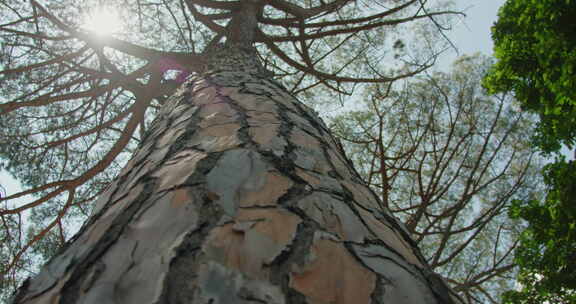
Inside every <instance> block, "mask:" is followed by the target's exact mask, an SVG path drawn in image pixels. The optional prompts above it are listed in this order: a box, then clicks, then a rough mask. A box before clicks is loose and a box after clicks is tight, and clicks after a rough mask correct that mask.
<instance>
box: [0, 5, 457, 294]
mask: <svg viewBox="0 0 576 304" xmlns="http://www.w3.org/2000/svg"><path fill="white" fill-rule="evenodd" d="M349 2H350V1H333V2H330V3H324V2H320V3H319V4H318V5H317V6H309V7H306V8H305V7H304V6H300V5H299V4H297V3H290V2H287V1H259V0H246V1H241V2H219V1H210V0H201V1H200V0H198V1H187V2H185V4H186V7H185V8H184V5H182V9H183V10H184V9H186V10H187V12H189V13H191V14H192V15H193V16H194V19H195V20H196V21H197V22H200V23H202V24H204V25H205V26H206V27H207V28H208V29H210V30H211V31H213V32H214V33H215V36H213V37H212V38H211V40H210V42H208V43H206V44H205V45H203V46H204V49H203V51H202V52H199V53H196V52H188V53H184V52H168V51H156V50H154V49H151V48H145V47H142V46H138V45H136V44H133V43H130V42H126V41H122V40H117V39H113V38H106V39H101V38H98V37H96V36H93V35H92V36H91V35H86V34H85V33H83V32H80V31H78V30H77V29H75V28H74V27H71V26H69V25H67V24H66V22H64V21H62V20H61V19H60V18H58V17H56V16H55V15H53V14H51V13H50V12H49V10H48V9H47V8H45V7H43V6H41V5H40V4H39V3H36V2H35V1H32V2H31V3H32V6H33V17H32V18H30V19H27V18H23V19H21V20H19V21H18V22H22V23H25V22H29V20H32V22H31V23H32V24H34V23H35V24H36V25H38V24H41V22H40V21H39V20H43V21H42V22H49V23H51V24H53V25H55V26H56V27H58V28H59V30H60V31H63V32H65V33H67V34H69V35H71V36H72V37H74V39H76V40H81V41H82V42H84V43H85V44H84V46H80V47H78V46H76V47H77V48H79V49H78V50H77V52H76V53H71V52H69V53H68V54H67V55H68V57H72V58H74V59H78V58H83V56H84V55H86V54H84V52H85V51H86V50H87V49H90V50H91V51H93V53H92V54H90V56H95V57H97V61H98V64H96V66H97V67H98V69H99V70H94V69H90V68H89V67H86V66H82V64H81V63H80V62H74V64H71V63H70V62H68V61H69V60H70V58H63V57H62V56H60V57H57V59H52V60H46V61H44V62H41V63H36V64H30V65H28V66H26V67H15V68H8V69H6V70H5V71H3V74H5V75H11V76H12V75H24V76H21V77H30V76H35V78H33V79H30V80H31V81H32V80H36V81H37V82H36V84H37V85H38V86H41V85H40V84H42V83H43V81H47V83H48V85H47V86H45V87H42V88H37V87H36V90H34V89H33V92H32V93H31V94H28V95H26V94H25V97H20V98H15V99H14V100H12V101H8V102H5V103H2V104H1V108H0V110H1V111H2V113H3V115H6V116H3V117H6V118H3V119H5V120H4V121H3V123H5V124H7V125H8V124H10V123H12V124H13V123H17V122H19V121H22V119H23V118H22V116H18V114H19V113H18V110H19V109H21V108H24V107H27V106H30V105H38V106H39V105H46V104H52V105H54V104H57V103H58V101H60V100H67V99H70V100H71V99H76V98H81V97H88V98H90V97H94V96H100V95H98V94H104V95H106V94H108V96H110V95H113V92H114V89H111V87H113V88H120V87H121V88H122V90H126V91H129V92H131V93H132V94H133V97H131V98H128V100H130V101H131V103H127V105H124V107H122V106H117V109H116V113H119V114H118V116H116V118H112V119H111V120H109V121H107V122H104V123H100V124H99V126H102V125H107V127H103V128H101V129H99V130H91V129H89V130H82V131H80V133H78V134H79V135H78V136H82V133H90V132H92V133H96V132H98V133H99V131H101V130H103V129H105V128H108V127H110V126H112V125H113V124H114V123H115V122H117V121H125V123H124V125H123V130H121V132H120V133H121V135H120V137H119V138H118V139H116V140H115V141H114V144H113V145H112V147H111V148H110V150H109V151H108V152H107V154H106V155H104V156H103V157H100V158H98V160H97V161H96V162H95V163H94V165H93V166H92V167H91V168H90V169H88V170H86V171H85V172H84V173H83V174H81V175H80V176H77V177H75V178H71V179H67V180H64V181H59V182H52V183H47V186H45V187H44V188H42V187H41V186H39V187H37V188H36V189H40V190H38V191H46V190H48V189H52V188H56V190H53V192H44V196H42V197H41V198H40V199H38V200H36V201H34V202H32V203H30V204H27V205H24V206H20V207H17V208H12V209H8V208H7V209H3V210H2V215H4V216H10V215H11V214H17V213H19V212H20V211H22V210H25V209H29V208H32V207H34V206H35V205H40V204H42V203H43V202H44V201H47V200H49V199H50V198H53V197H56V196H57V195H61V194H63V193H67V197H66V199H65V200H63V201H61V203H62V204H61V206H60V207H61V209H59V212H58V216H57V217H56V220H55V221H54V222H52V223H51V224H50V225H48V226H47V228H46V229H48V230H46V231H50V229H51V228H53V227H54V226H57V225H60V221H61V219H62V216H63V215H64V214H65V213H66V212H67V211H68V210H69V209H72V208H80V209H81V208H82V207H80V205H81V203H82V202H83V201H81V202H80V203H79V202H78V199H77V197H76V196H75V194H76V192H77V191H78V192H80V191H86V190H85V189H84V188H83V187H86V184H85V183H86V182H87V181H88V180H89V179H91V178H93V177H94V176H96V175H97V174H98V173H100V172H102V171H103V170H104V169H105V168H107V167H108V166H109V165H110V164H112V163H113V161H114V159H115V158H117V157H118V155H119V154H120V153H121V152H122V151H123V149H125V148H126V147H129V143H130V141H131V137H132V136H134V132H135V130H137V129H140V130H144V127H143V126H145V125H146V123H145V121H146V120H145V119H146V111H147V109H148V108H149V107H151V106H153V105H154V104H157V105H159V112H158V114H157V115H156V117H155V119H154V121H153V122H152V123H151V124H150V125H148V126H147V128H145V129H146V130H145V132H144V131H143V134H144V135H142V137H141V138H140V140H139V145H138V147H137V148H136V149H135V152H134V154H133V156H132V157H131V159H130V161H129V162H128V164H127V165H126V166H125V167H124V169H123V170H122V171H121V172H120V174H119V176H118V177H117V178H116V179H115V181H114V182H113V183H112V184H111V185H110V186H109V187H108V188H107V190H106V191H104V192H103V193H101V194H100V195H99V198H98V200H97V201H96V203H95V207H94V208H93V210H92V211H91V214H90V217H89V219H88V220H87V221H86V222H85V223H84V224H83V226H82V228H81V229H80V231H79V233H77V234H76V235H75V236H74V237H73V238H72V239H71V240H70V241H68V242H67V243H66V244H65V245H64V246H63V248H60V249H59V250H58V254H57V255H56V256H54V257H53V258H52V259H51V260H50V262H49V263H48V264H47V265H46V266H45V267H44V268H43V270H42V271H41V272H40V273H39V274H38V275H37V276H35V277H34V278H32V279H29V280H27V281H26V282H25V283H24V284H23V286H22V287H21V288H20V289H19V291H18V293H17V294H16V295H15V297H14V299H13V303H52V302H58V303H79V302H84V303H130V302H138V303H147V302H163V303H222V302H227V303H244V302H246V303H248V302H262V303H351V302H354V303H368V302H375V303H458V302H459V300H458V298H457V296H456V295H455V294H454V293H453V292H452V291H451V290H450V289H449V288H448V287H447V285H446V284H445V283H444V281H443V280H442V278H440V277H439V276H438V275H436V274H434V273H433V272H431V271H430V269H429V266H428V265H427V263H426V261H425V260H424V259H423V257H422V256H421V254H420V253H419V251H418V249H417V247H416V246H415V245H414V243H413V241H412V240H411V239H410V236H409V235H408V233H407V232H406V231H405V229H403V228H402V224H400V223H399V222H398V221H397V220H396V219H395V218H394V217H392V216H391V215H390V214H388V213H387V212H386V210H385V209H383V208H382V206H381V205H380V203H379V201H378V199H377V197H376V196H375V195H374V194H373V193H372V192H371V191H370V190H369V188H368V187H367V186H366V185H365V184H364V183H363V181H362V180H361V179H360V177H359V175H358V174H357V173H356V172H355V170H354V169H353V167H352V165H351V163H350V162H349V161H348V160H347V159H346V157H345V155H344V153H343V151H342V149H341V147H340V144H339V143H338V142H337V141H336V140H335V139H334V137H332V135H331V134H330V132H329V130H328V129H327V128H326V126H325V125H324V123H323V122H322V120H321V119H320V118H319V117H318V116H317V114H316V113H315V112H314V111H313V110H311V109H310V108H308V107H307V106H305V105H304V104H302V103H301V102H299V101H298V100H296V99H295V98H294V97H293V95H291V94H290V92H289V91H288V90H287V89H285V87H284V86H283V85H281V84H279V83H277V82H276V81H274V80H273V79H272V76H273V73H271V72H270V71H268V70H267V69H266V68H265V67H264V65H263V64H262V60H261V59H260V58H259V57H260V56H259V54H262V52H261V51H259V50H258V49H257V48H256V47H255V43H261V44H262V46H266V47H267V48H268V50H269V51H270V54H274V55H275V56H277V58H280V59H281V60H283V61H284V62H285V63H286V64H287V65H289V66H291V67H292V68H294V69H297V70H299V71H300V72H301V75H304V76H312V77H316V78H317V79H318V81H317V84H319V83H321V84H324V85H326V86H327V87H333V88H334V89H335V90H339V83H341V82H349V83H360V82H388V81H392V80H393V79H395V78H399V77H404V76H406V75H411V74H414V73H417V72H418V71H420V70H422V69H424V68H425V67H426V66H420V67H419V68H417V69H415V70H410V71H408V72H406V73H404V74H402V75H396V76H393V77H384V76H380V77H377V78H365V77H364V78H363V77H360V78H355V77H351V76H349V75H341V74H340V75H339V74H338V73H326V72H322V71H321V69H319V68H318V67H316V66H315V62H314V61H313V60H312V57H310V55H309V54H308V52H310V50H311V49H312V48H311V44H312V42H314V41H315V40H317V39H321V38H325V39H328V38H330V37H332V36H336V35H344V34H347V33H348V34H349V35H350V36H355V35H358V33H362V31H368V30H372V29H374V28H378V27H381V26H383V25H389V24H401V23H403V22H406V21H410V20H415V19H422V18H433V17H434V16H436V15H439V14H444V13H447V12H433V13H431V12H428V11H427V10H426V9H425V8H424V7H423V6H422V5H421V4H420V2H419V1H405V2H403V3H399V4H396V7H394V8H391V9H385V10H383V11H382V12H378V13H377V14H374V15H370V16H367V17H362V18H359V17H356V18H350V19H348V20H336V21H318V22H316V23H315V21H314V20H313V19H314V18H318V17H319V16H325V15H329V14H334V15H337V14H338V13H341V12H342V11H343V10H346V7H350V5H352V4H351V3H349ZM137 4H138V5H140V4H141V3H140V2H137ZM197 6H199V7H203V9H204V11H200V10H199V7H197ZM267 6H271V7H273V8H274V9H275V10H277V11H280V12H282V13H283V14H285V15H287V16H290V17H281V18H270V17H269V14H267V13H266V10H265V8H267ZM409 8H411V9H415V12H416V15H411V16H410V17H407V18H404V19H402V18H399V19H392V20H387V19H386V18H385V17H388V16H390V15H393V14H394V13H396V12H398V11H402V10H407V9H409ZM211 10H219V11H221V13H213V12H211ZM275 16H278V13H276V15H275ZM223 18H224V19H226V18H228V19H229V22H228V23H227V25H226V26H222V25H220V24H219V23H218V22H216V20H220V19H223ZM159 20H160V19H159ZM18 22H16V23H18ZM16 23H11V24H5V25H3V27H2V29H3V30H4V31H8V29H9V28H10V26H12V25H13V24H16ZM271 25H277V26H281V27H285V28H287V29H289V30H288V34H286V35H284V36H282V35H280V36H274V35H270V34H266V33H265V30H266V26H271ZM291 29H296V30H295V33H297V34H296V35H293V31H292V30H291ZM18 34H19V35H20V36H19V37H22V35H23V34H22V33H18ZM24 36H26V35H24ZM29 36H37V37H32V39H40V40H42V39H45V40H50V39H48V38H46V37H47V36H45V35H44V34H41V33H34V35H32V34H30V35H29ZM38 37H40V38H38ZM344 40H346V39H344ZM34 41H36V40H34ZM290 41H292V42H294V43H295V45H298V44H300V45H301V47H300V48H298V49H296V51H297V52H300V53H299V55H300V56H301V57H302V59H303V63H300V62H297V61H295V60H294V59H291V58H292V57H291V55H293V54H290V53H287V52H286V51H283V50H282V49H280V48H279V47H278V44H280V43H281V42H290ZM15 44H16V43H15ZM106 48H111V49H113V50H115V51H118V52H121V53H124V54H127V55H129V56H132V57H134V58H137V59H138V60H139V61H146V63H145V64H143V65H141V67H140V68H138V69H133V70H132V71H131V72H130V73H126V72H124V70H126V67H125V66H119V65H115V64H113V62H112V61H113V60H112V59H111V58H110V57H111V56H110V54H107V51H106ZM35 55H37V56H39V57H38V58H41V55H38V54H35ZM63 56H66V55H63ZM74 56H77V57H74ZM90 56H89V57H87V58H91V57H90ZM316 56H317V55H316ZM85 59H86V58H85ZM86 60H88V59H86ZM114 60H117V58H114ZM138 60H135V61H136V62H137V61H138ZM314 60H316V59H314ZM266 62H267V63H271V64H274V62H273V61H271V59H270V60H268V59H267V60H266ZM54 63H57V65H58V67H59V68H61V69H63V70H64V71H62V73H61V74H59V76H58V77H55V78H54V79H50V78H48V80H46V79H45V78H46V75H38V74H37V73H38V71H39V70H38V68H47V67H50V66H51V65H53V64H54ZM134 64H136V63H134ZM274 65H275V66H276V67H279V65H278V64H274ZM66 69H68V70H66ZM174 69H176V70H179V75H178V76H177V77H175V78H174V79H171V80H166V79H163V78H164V76H165V72H166V71H167V70H174ZM40 71H42V69H40ZM70 71H73V72H75V73H78V74H80V75H81V76H80V77H77V78H75V77H74V76H70V75H66V74H69V73H70ZM341 71H342V69H341V70H340V72H341ZM57 74H58V73H57ZM187 74H190V75H187ZM65 75H66V76H65ZM42 76H44V77H42ZM15 77H17V76H15ZM66 77H68V78H66ZM62 79H64V80H63V81H64V82H65V83H66V84H64V85H62V84H59V83H57V81H58V80H62ZM51 81H52V82H51ZM307 81H308V80H307ZM330 81H331V82H333V83H336V84H337V85H336V86H334V85H332V84H330ZM175 82H176V83H179V82H182V84H181V85H180V87H179V88H178V89H177V90H176V91H175V93H174V94H172V95H171V96H170V97H169V98H167V95H168V94H167V93H166V92H168V91H170V92H172V90H173V88H174V83H175ZM7 83H9V81H7ZM296 83H298V81H296ZM83 85H86V86H88V87H89V88H88V89H87V90H85V91H81V89H80V90H79V89H78V88H82V87H83ZM32 86H33V85H32ZM48 89H49V90H50V92H49V93H46V94H45V95H41V94H42V93H43V92H45V90H48ZM69 89H70V90H76V91H74V92H72V93H68V92H67V91H68V90H69ZM34 94H38V95H40V96H38V97H36V98H34V97H30V95H34ZM68 94H71V95H74V96H70V95H68ZM104 100H105V101H116V100H114V99H113V98H111V99H107V98H106V99H104ZM105 104H106V106H104V109H106V107H107V106H111V104H112V103H111V102H109V103H106V102H105ZM61 110H63V111H66V110H70V109H61ZM114 119H116V121H114ZM112 130H113V129H112ZM58 136H59V135H54V134H53V135H52V137H51V140H52V141H49V142H48V143H45V144H44V145H47V146H51V147H54V146H60V145H61V144H62V143H64V146H65V143H67V142H68V141H70V140H71V139H70V138H71V137H74V136H75V135H69V137H66V136H64V137H63V138H58ZM28 140H30V143H31V144H33V143H34V138H28ZM61 151H68V150H66V149H63V150H61ZM10 152H12V153H13V154H11V155H16V154H14V153H15V152H13V151H12V150H10V148H6V150H5V151H3V154H4V155H10ZM20 156H21V157H24V156H23V155H20ZM86 156H87V157H92V156H93V155H92V154H91V153H86ZM21 163H23V161H22V160H18V161H13V160H12V163H10V166H9V168H12V169H13V171H18V170H17V168H21V167H19V166H18V165H19V164H21ZM15 168H16V169H15ZM41 173H42V172H36V174H41ZM38 179H39V180H38V181H35V180H29V181H28V183H29V184H35V183H36V184H41V183H46V182H47V181H50V179H47V177H44V178H42V177H38ZM88 185H90V184H88ZM43 232H44V231H43ZM38 235H42V233H41V234H38ZM44 235H45V233H44ZM13 265H14V264H12V265H11V266H13Z"/></svg>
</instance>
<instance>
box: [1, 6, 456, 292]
mask: <svg viewBox="0 0 576 304" xmlns="http://www.w3.org/2000/svg"><path fill="white" fill-rule="evenodd" d="M443 4H444V3H443V2H441V1H434V2H432V1H421V0H400V1H397V0H394V1H392V0H390V1H368V2H361V1H350V0H333V1H321V0H320V1H286V0H261V1H215V0H178V1H177V0H162V1H148V0H127V1H94V2H78V1H72V0H53V1H47V2H45V3H39V2H37V1H35V0H30V1H20V0H18V1H16V0H5V1H2V2H0V8H1V9H0V20H2V24H0V43H1V44H2V48H1V51H0V67H1V71H0V95H1V96H2V97H0V143H2V144H1V145H0V168H1V169H3V170H7V171H8V172H10V173H11V174H12V175H13V176H15V177H16V178H17V179H18V180H19V181H20V182H21V183H22V184H23V185H24V186H25V187H26V189H25V190H24V191H22V192H20V193H16V194H13V195H10V196H7V197H2V198H1V199H0V202H1V203H2V205H1V207H0V217H1V219H2V227H1V228H0V229H1V230H0V239H2V245H1V247H0V260H1V268H0V272H1V274H2V277H1V282H2V284H3V288H2V289H3V290H8V289H9V287H14V286H16V285H17V284H18V283H19V281H20V280H21V279H23V278H24V277H25V276H27V275H28V274H29V273H30V272H33V271H35V265H37V264H38V263H39V257H42V256H43V257H44V258H47V257H49V256H50V255H51V254H52V253H54V252H55V251H56V250H57V249H58V247H59V246H60V245H61V244H63V243H64V242H65V241H66V240H67V239H69V238H70V236H71V233H72V231H74V230H75V228H77V227H78V226H79V223H80V222H82V221H83V219H85V218H86V217H87V216H88V215H89V214H90V210H91V208H92V205H91V203H92V201H93V199H94V198H95V197H97V196H98V195H99V194H101V193H102V192H103V191H104V189H105V187H106V186H107V185H108V182H109V181H110V180H111V179H112V178H113V177H114V176H115V175H116V174H117V172H118V171H119V169H120V168H121V167H122V165H123V164H124V163H125V162H126V161H127V159H128V158H129V157H130V155H131V153H132V151H134V150H135V149H136V147H137V146H138V144H139V143H140V141H141V139H142V138H143V136H144V134H145V133H146V132H147V130H148V129H149V126H150V122H151V121H152V119H153V118H154V117H155V115H156V113H157V111H158V109H160V108H161V107H162V106H163V104H164V102H165V100H166V98H167V96H169V95H171V94H172V93H173V92H174V91H175V89H176V88H177V86H178V85H179V84H180V83H181V82H182V80H183V79H184V78H185V77H186V75H188V73H193V72H199V71H202V70H203V69H204V68H205V67H204V63H205V58H206V56H208V55H209V54H207V53H209V51H210V48H211V46H214V45H216V44H218V43H221V42H223V41H226V42H227V43H228V42H230V43H238V44H242V43H246V44H254V46H255V50H256V51H255V52H256V53H255V56H258V57H260V58H261V60H262V62H263V63H264V65H265V66H266V68H267V69H268V70H270V71H271V76H272V75H274V76H275V77H276V78H277V79H280V80H282V82H283V84H284V85H285V86H286V87H287V88H288V90H289V91H290V92H292V93H294V94H306V95H305V96H307V97H310V96H316V97H317V98H332V97H333V96H342V95H345V94H351V93H352V91H353V89H354V88H355V87H356V85H358V84H362V83H385V82H390V81H393V80H396V79H400V78H403V77H408V76H411V75H414V74H416V73H418V72H421V71H423V70H425V69H426V68H428V67H429V66H431V65H432V64H433V62H434V59H435V56H436V55H437V51H438V50H439V49H438V48H436V47H434V46H435V45H436V43H437V42H438V39H437V35H427V36H426V35H422V36H421V37H420V38H421V39H413V40H411V39H409V38H410V37H407V36H406V34H405V33H406V32H408V31H410V32H416V31H421V32H422V31H423V32H426V33H440V32H441V31H443V30H444V26H445V24H446V20H445V19H444V16H448V15H453V14H456V12H453V11H450V10H448V9H445V8H444V7H443V6H442V5H443ZM251 5H256V6H257V9H256V10H248V9H245V6H251ZM101 9H108V10H112V11H115V12H117V14H118V15H119V17H120V22H119V25H118V28H117V30H114V31H112V33H109V34H106V35H103V34H99V33H97V32H95V31H94V28H93V27H89V26H87V23H88V21H87V19H90V16H93V14H94V12H95V11H98V10H101ZM244 12H254V15H252V16H243V15H241V14H242V13H244ZM246 20H251V22H257V30H255V31H254V32H250V33H246V32H239V31H235V29H237V28H239V27H238V26H237V25H238V22H245V21H246ZM419 47H420V48H419ZM414 49H422V50H428V51H429V52H428V53H421V52H412V50H414ZM399 50H402V51H401V52H400V51H399ZM351 54H352V56H351ZM314 91H316V94H314V95H312V94H313V92H314ZM319 91H321V93H322V94H318V92H319ZM326 96H327V97H326ZM26 195H31V196H33V199H32V200H30V201H27V202H25V203H14V202H15V199H18V198H21V197H24V196H26ZM24 219H28V221H25V220H24ZM31 251H32V252H34V253H36V255H31V254H30V253H31ZM5 287H8V288H5Z"/></svg>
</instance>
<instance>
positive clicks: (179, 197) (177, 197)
mask: <svg viewBox="0 0 576 304" xmlns="http://www.w3.org/2000/svg"><path fill="white" fill-rule="evenodd" d="M190 202H192V197H190V195H189V194H188V190H187V189H178V190H175V191H174V196H173V197H172V200H171V201H170V205H171V206H172V207H174V208H180V207H183V206H185V205H187V204H189V203H190Z"/></svg>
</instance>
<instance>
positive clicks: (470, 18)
mask: <svg viewBox="0 0 576 304" xmlns="http://www.w3.org/2000/svg"><path fill="white" fill-rule="evenodd" d="M456 1H457V7H458V9H459V10H462V11H464V12H465V13H466V15H467V16H466V18H461V21H460V22H457V23H456V24H454V26H453V31H452V32H451V33H450V34H449V35H448V37H449V38H450V39H451V40H452V42H453V43H454V44H455V45H456V46H457V47H458V50H459V54H457V53H456V52H455V51H453V50H450V51H448V53H447V54H446V55H445V56H444V58H443V59H442V60H441V61H440V62H439V63H440V65H441V67H448V66H449V65H450V63H451V62H452V61H453V60H454V59H455V58H456V57H457V56H458V55H464V54H473V53H476V52H481V53H483V54H485V55H491V54H492V41H491V38H490V27H491V26H492V24H493V23H494V21H495V20H496V16H497V12H498V8H499V7H500V6H501V5H502V4H503V3H504V2H505V0H456ZM0 184H1V185H3V186H4V188H6V194H7V195H11V194H14V193H16V192H19V191H20V186H19V184H18V182H17V181H16V180H14V179H13V178H12V177H11V176H10V175H8V174H6V173H5V172H0ZM15 203H17V202H15Z"/></svg>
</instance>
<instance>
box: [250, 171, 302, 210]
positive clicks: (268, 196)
mask: <svg viewBox="0 0 576 304" xmlns="http://www.w3.org/2000/svg"><path fill="white" fill-rule="evenodd" d="M292 185H293V183H292V181H291V180H290V179H288V178H286V177H284V176H282V175H280V174H278V173H276V172H268V173H266V176H265V177H264V178H263V180H262V181H260V182H259V183H257V184H252V185H245V186H244V187H243V189H242V190H243V191H242V192H243V193H242V195H241V197H240V206H241V207H252V206H274V205H276V203H277V201H278V199H279V198H280V197H281V196H282V195H284V194H285V193H286V191H288V189H290V187H292Z"/></svg>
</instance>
